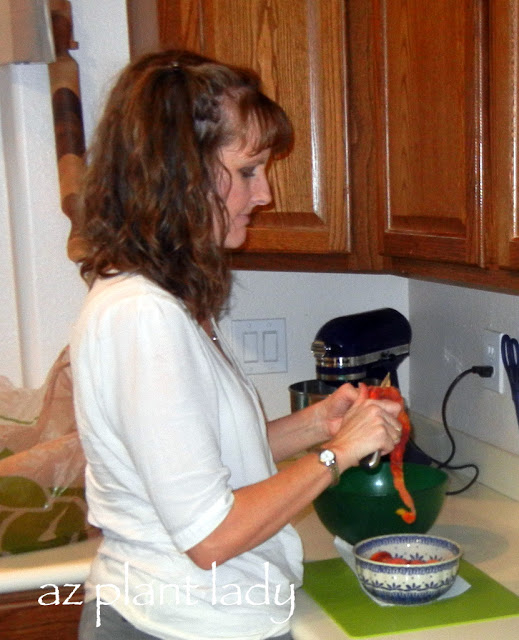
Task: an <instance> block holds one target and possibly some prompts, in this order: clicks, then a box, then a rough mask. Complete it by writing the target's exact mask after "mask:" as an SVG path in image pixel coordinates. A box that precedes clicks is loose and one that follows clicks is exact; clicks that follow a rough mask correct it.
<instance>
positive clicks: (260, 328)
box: [231, 318, 287, 374]
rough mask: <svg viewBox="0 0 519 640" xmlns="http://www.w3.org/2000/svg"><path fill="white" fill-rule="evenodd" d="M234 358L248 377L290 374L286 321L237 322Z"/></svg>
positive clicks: (234, 335) (234, 334)
mask: <svg viewBox="0 0 519 640" xmlns="http://www.w3.org/2000/svg"><path fill="white" fill-rule="evenodd" d="M231 336H232V343H233V349H234V355H235V356H236V357H237V358H238V360H239V361H240V363H241V365H242V367H243V368H244V370H245V372H246V373H249V374H256V373H283V372H285V371H286V370H287V345H286V325H285V318H268V319H261V320H233V321H232V324H231Z"/></svg>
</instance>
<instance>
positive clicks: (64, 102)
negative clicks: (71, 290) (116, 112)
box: [48, 0, 85, 262]
mask: <svg viewBox="0 0 519 640" xmlns="http://www.w3.org/2000/svg"><path fill="white" fill-rule="evenodd" d="M49 7H50V14H51V20H52V32H53V36H54V46H55V51H56V61H55V62H51V63H50V64H49V65H48V67H49V78H50V87H51V94H52V113H53V118H54V134H55V140H56V154H57V162H58V178H59V187H60V199H61V208H62V209H63V212H64V213H65V214H66V215H67V216H68V218H69V219H70V222H71V230H70V235H69V238H68V243H67V254H68V257H69V258H70V259H71V260H73V261H74V262H77V261H78V260H79V259H80V258H81V257H82V256H83V254H84V250H83V247H84V245H83V242H82V240H81V238H80V236H79V229H80V226H81V218H80V216H81V211H80V208H79V189H80V183H81V180H82V176H83V173H84V170H85V134H84V129H83V114H82V109H81V94H80V88H79V67H78V64H77V62H76V61H75V60H74V58H73V57H72V56H71V55H70V53H69V50H70V49H77V46H78V45H77V43H76V42H74V40H73V35H72V10H71V4H70V2H69V1H68V0H50V2H49Z"/></svg>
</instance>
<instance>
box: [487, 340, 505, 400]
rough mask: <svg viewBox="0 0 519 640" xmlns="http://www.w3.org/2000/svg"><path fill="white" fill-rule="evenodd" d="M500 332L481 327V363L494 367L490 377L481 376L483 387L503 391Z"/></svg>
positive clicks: (498, 391) (497, 391)
mask: <svg viewBox="0 0 519 640" xmlns="http://www.w3.org/2000/svg"><path fill="white" fill-rule="evenodd" d="M502 336H503V334H502V333H500V332H499V331H493V330H492V329H483V361H482V362H481V364H482V365H485V366H491V367H494V373H493V374H492V376H491V377H490V378H481V380H482V382H483V386H484V387H485V389H490V391H495V392H496V393H504V366H503V360H502V358H501V337H502Z"/></svg>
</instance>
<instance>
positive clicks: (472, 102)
mask: <svg viewBox="0 0 519 640" xmlns="http://www.w3.org/2000/svg"><path fill="white" fill-rule="evenodd" d="M485 6H486V3H485V2H484V1H483V0H434V2H424V1H423V0H373V1H372V2H365V0H349V2H348V3H347V7H348V22H349V23H351V24H352V25H364V26H365V27H366V37H365V44H364V46H363V48H362V49H361V50H358V49H357V50H356V49H352V50H351V56H352V57H353V60H352V71H351V73H352V74H354V73H356V74H357V75H359V74H360V75H361V76H362V75H364V85H365V86H367V87H368V89H364V91H366V90H369V91H370V98H371V111H370V110H368V109H366V108H364V111H363V117H364V121H363V123H362V124H363V128H364V130H366V129H368V130H370V135H368V136H366V140H367V142H364V151H363V155H364V156H365V157H368V158H371V160H370V162H371V163H372V165H373V164H374V165H375V166H374V168H373V167H372V172H371V173H372V175H373V176H374V177H375V179H374V180H371V181H369V182H368V181H366V184H365V188H366V190H367V191H368V192H370V193H371V194H372V196H371V201H372V203H373V206H374V207H376V209H377V217H378V228H379V231H380V245H381V250H382V252H383V254H384V255H385V256H390V257H391V258H397V259H398V258H406V259H409V258H412V259H417V260H422V261H424V260H425V261H434V262H436V263H458V264H465V265H482V261H483V255H482V253H483V252H482V242H483V238H482V235H483V234H482V224H483V220H484V218H485V215H486V207H487V200H486V192H485V189H484V177H483V176H484V169H485V163H486V162H487V157H486V153H485V149H486V144H487V142H486V124H485V109H486V91H487V90H486V78H485V72H486V65H485V64H484V60H485V59H486V58H485V56H486V53H487V51H486V47H487V44H486V42H487V38H486V32H485V28H486V24H487V22H486V20H487V18H486V15H485V11H484V7H485ZM352 28H353V27H352ZM356 28H360V27H358V26H357V27H356ZM355 99H356V94H355V95H354V96H352V100H355ZM353 117H355V116H353ZM366 144H368V145H370V146H369V147H368V148H366ZM355 153H359V152H358V151H355ZM355 161H356V155H353V156H352V159H351V162H352V165H353V163H354V162H355ZM392 264H393V265H395V264H398V260H393V261H392Z"/></svg>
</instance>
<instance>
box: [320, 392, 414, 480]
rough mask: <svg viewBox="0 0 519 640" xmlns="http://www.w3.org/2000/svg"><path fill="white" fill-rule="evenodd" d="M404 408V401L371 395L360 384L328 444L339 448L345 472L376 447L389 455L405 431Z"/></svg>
mask: <svg viewBox="0 0 519 640" xmlns="http://www.w3.org/2000/svg"><path fill="white" fill-rule="evenodd" d="M333 395H335V394H333ZM333 395H332V396H330V399H331V398H332V397H333ZM401 409H402V408H401V406H400V404H399V403H398V402H393V401H392V400H371V399H369V398H368V389H367V387H366V386H365V385H364V384H360V385H359V389H358V390H357V397H356V399H355V400H354V402H353V404H351V406H350V408H349V409H348V410H347V411H346V413H345V414H344V416H343V418H342V420H341V423H340V426H339V428H338V430H337V431H336V433H335V435H334V436H333V437H332V438H331V439H330V440H329V441H328V442H327V443H326V445H325V446H327V447H329V448H330V449H332V450H333V451H334V452H335V455H336V457H337V462H338V465H339V470H340V471H341V472H342V471H344V470H345V469H347V468H348V467H352V466H356V465H358V464H359V462H360V460H361V459H362V458H363V457H364V456H367V455H370V454H372V453H373V452H375V451H380V452H381V453H382V455H385V454H387V453H390V452H391V451H392V450H393V448H394V447H395V445H396V444H397V443H398V442H399V441H400V435H401V432H402V427H401V425H400V422H399V421H398V414H399V413H400V411H401Z"/></svg>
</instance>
